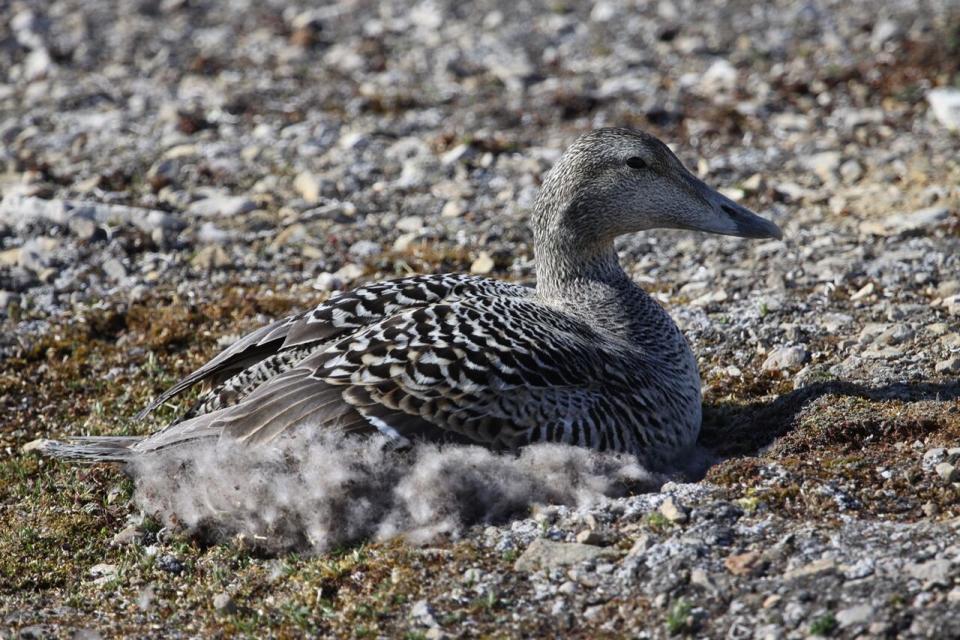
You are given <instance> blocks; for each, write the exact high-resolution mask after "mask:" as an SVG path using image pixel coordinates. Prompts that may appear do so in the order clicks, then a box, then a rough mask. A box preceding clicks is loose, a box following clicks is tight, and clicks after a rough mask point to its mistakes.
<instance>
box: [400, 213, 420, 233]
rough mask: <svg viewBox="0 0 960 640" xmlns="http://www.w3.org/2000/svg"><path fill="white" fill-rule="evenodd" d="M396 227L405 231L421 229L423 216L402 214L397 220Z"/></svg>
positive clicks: (410, 231)
mask: <svg viewBox="0 0 960 640" xmlns="http://www.w3.org/2000/svg"><path fill="white" fill-rule="evenodd" d="M394 226H396V228H397V229H398V230H400V231H403V232H405V233H413V232H415V231H422V230H423V218H421V217H420V216H404V217H402V218H400V219H399V220H397V223H396V225H394Z"/></svg>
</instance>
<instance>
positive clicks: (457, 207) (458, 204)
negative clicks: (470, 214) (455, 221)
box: [440, 200, 464, 218]
mask: <svg viewBox="0 0 960 640" xmlns="http://www.w3.org/2000/svg"><path fill="white" fill-rule="evenodd" d="M463 212H464V205H463V202H462V201H460V200H449V201H448V202H447V203H446V204H445V205H443V209H441V210H440V215H441V216H442V217H444V218H459V217H460V216H461V215H463Z"/></svg>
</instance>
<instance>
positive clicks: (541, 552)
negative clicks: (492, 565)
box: [513, 538, 615, 571]
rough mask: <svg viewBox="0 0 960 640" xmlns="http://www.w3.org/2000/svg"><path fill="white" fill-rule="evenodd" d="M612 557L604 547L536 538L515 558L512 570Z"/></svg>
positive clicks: (558, 565) (549, 566)
mask: <svg viewBox="0 0 960 640" xmlns="http://www.w3.org/2000/svg"><path fill="white" fill-rule="evenodd" d="M612 555H615V552H613V551H611V550H610V549H606V548H604V547H597V546H594V545H590V544H580V543H578V542H554V541H552V540H547V539H546V538H536V539H535V540H534V541H533V542H531V543H530V545H529V546H528V547H527V548H526V550H525V551H524V552H523V553H522V554H521V555H520V557H519V558H517V561H516V562H515V563H514V565H513V568H514V569H515V570H516V571H536V570H537V569H552V568H554V567H564V566H568V565H572V564H579V563H581V562H587V561H589V560H596V559H597V558H601V557H607V556H612Z"/></svg>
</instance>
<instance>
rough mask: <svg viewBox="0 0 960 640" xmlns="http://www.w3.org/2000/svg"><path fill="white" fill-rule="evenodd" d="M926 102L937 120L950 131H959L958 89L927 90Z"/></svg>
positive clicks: (959, 91)
mask: <svg viewBox="0 0 960 640" xmlns="http://www.w3.org/2000/svg"><path fill="white" fill-rule="evenodd" d="M927 102H929V103H930V110H931V111H932V112H933V117H934V118H936V119H937V122H939V123H940V124H942V125H943V126H944V127H946V128H947V129H949V130H950V131H960V89H955V88H953V87H940V88H937V89H931V90H930V91H928V92H927Z"/></svg>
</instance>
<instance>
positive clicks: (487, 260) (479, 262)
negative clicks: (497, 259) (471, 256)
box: [470, 251, 494, 275]
mask: <svg viewBox="0 0 960 640" xmlns="http://www.w3.org/2000/svg"><path fill="white" fill-rule="evenodd" d="M493 267H494V263H493V258H492V257H490V254H489V253H487V252H486V251H481V252H480V255H478V256H477V259H476V260H474V261H473V263H472V264H471V265H470V273H473V274H475V275H486V274H488V273H490V272H491V271H493Z"/></svg>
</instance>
